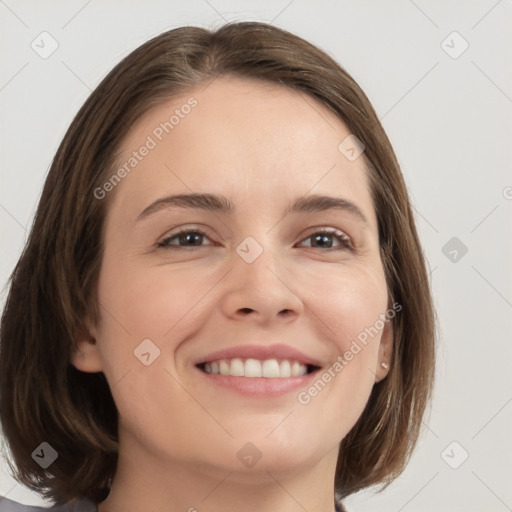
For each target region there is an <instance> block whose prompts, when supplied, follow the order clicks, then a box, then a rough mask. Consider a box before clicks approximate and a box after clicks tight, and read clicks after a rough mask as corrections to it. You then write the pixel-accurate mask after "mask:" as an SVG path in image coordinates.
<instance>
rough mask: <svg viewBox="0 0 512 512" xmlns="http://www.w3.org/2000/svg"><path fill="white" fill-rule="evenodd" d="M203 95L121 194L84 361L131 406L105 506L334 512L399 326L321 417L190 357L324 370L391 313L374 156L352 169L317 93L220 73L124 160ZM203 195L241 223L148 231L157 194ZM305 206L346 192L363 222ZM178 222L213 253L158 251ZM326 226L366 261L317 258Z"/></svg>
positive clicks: (204, 217)
mask: <svg viewBox="0 0 512 512" xmlns="http://www.w3.org/2000/svg"><path fill="white" fill-rule="evenodd" d="M192 96H193V97H194V98H196V99H197V101H198V104H197V106H196V107H194V108H193V109H192V110H191V112H190V114H188V115H187V116H186V117H185V118H184V119H180V123H179V124H178V125H176V126H175V128H174V129H173V130H172V132H170V133H169V134H167V135H165V136H164V138H163V140H162V141H161V142H159V143H158V145H157V147H156V148H154V149H152V150H151V151H150V152H149V154H148V155H147V156H146V157H145V158H144V159H143V160H142V161H141V162H140V163H139V164H138V165H137V167H136V168H135V169H134V170H132V171H131V172H130V173H129V174H128V175H127V176H126V177H125V178H124V179H123V180H122V182H121V183H120V184H118V185H117V187H116V189H115V191H114V192H110V194H112V197H109V200H112V203H111V204H110V206H109V209H108V212H107V217H106V219H105V226H104V228H105V231H104V234H105V252H104V256H103V261H102V267H101V272H100V278H99V287H98V301H99V303H100V304H101V311H102V318H101V322H100V324H99V325H97V326H94V325H91V324H90V323H88V325H89V329H88V331H89V332H88V333H86V334H84V335H81V336H80V337H79V339H78V340H77V342H78V349H79V350H78V351H76V352H75V353H74V355H73V357H72V363H73V364H74V365H75V366H76V367H77V368H78V369H80V370H82V371H85V372H98V371H102V372H104V373H105V376H106V378H107V380H108V382H109V385H110V387H111V390H112V393H113V396H114V400H115V402H116V406H117V408H118V411H119V438H120V452H119V464H118V469H117V472H116V475H115V477H114V480H113V485H112V490H111V492H110V495H109V496H108V498H107V499H106V500H105V501H104V502H102V503H101V504H100V506H99V510H100V511H101V512H107V511H112V512H113V511H118V510H123V511H125V512H131V511H138V510H152V511H153V512H160V511H162V512H163V511H164V510H165V511H166V512H169V511H187V510H189V511H193V510H194V509H195V510H198V511H199V512H221V511H222V512H230V511H239V510H242V509H243V510H245V511H247V512H252V511H261V510H279V511H286V512H292V511H293V512H296V511H299V510H300V511H303V510H304V509H306V510H315V511H318V512H332V511H333V510H334V505H333V496H334V486H333V484H334V482H333V479H334V471H335V467H336V461H337V457H338V451H339V443H340V441H341V440H342V439H343V437H344V436H345V435H346V434H347V433H348V432H349V430H350V429H351V427H352V426H353V425H354V424H355V422H356V421H357V419H358V418H359V416H360V414H361V413H362V411H363V409H364V406H365V405H366V403H367V400H368V398H369V395H370V393H371V390H372V386H373V385H374V383H375V382H377V381H379V380H381V379H382V378H384V377H385V376H386V373H387V371H388V370H387V369H385V368H383V367H381V365H380V363H381V362H387V363H389V360H390V355H391V348H392V347H391V345H392V323H391V322H388V323H386V324H385V326H384V328H383V329H382V330H380V331H379V334H378V335H377V336H374V337H373V338H372V339H371V341H370V343H368V344H367V346H366V347H364V349H363V350H361V351H360V352H359V353H358V354H357V355H356V356H355V357H354V358H353V359H352V361H350V363H349V364H348V365H347V366H346V367H345V368H344V369H343V370H342V371H341V372H339V373H338V374H337V375H336V377H335V378H334V379H332V380H331V382H330V383H329V384H328V385H326V387H325V389H323V390H322V391H321V392H320V393H318V394H317V396H315V397H314V398H312V399H311V401H310V402H309V403H308V404H301V403H299V402H298V400H297V392H291V393H287V394H285V395H284V396H280V397H273V398H267V399H264V400H262V399H259V398H251V397H246V396H241V395H238V394H236V393H234V392H231V391H229V390H226V389H222V388H220V387H219V386H216V385H211V384H210V382H208V379H207V378H202V376H201V378H198V376H197V371H196V370H194V365H193V362H194V361H195V360H196V358H197V357H198V356H201V355H206V354H208V353H209V352H211V351H213V350H218V349H223V348H227V347H233V346H237V345H243V344H247V343H251V342H254V341H255V340H256V341H257V342H259V343H261V344H265V343H267V344H269V343H284V344H288V345H292V346H294V347H296V348H298V349H299V350H301V351H303V352H304V353H306V354H308V355H310V356H312V357H315V358H317V359H318V360H319V361H321V362H322V366H323V367H324V368H328V367H329V366H330V365H331V364H332V363H333V362H334V361H335V360H336V358H337V357H338V356H339V355H340V354H343V353H344V352H345V351H346V350H347V349H348V348H349V347H350V345H351V343H352V342H353V340H354V339H355V338H356V337H357V335H358V334H359V333H360V332H361V331H363V330H364V329H365V328H366V327H369V326H373V325H374V324H375V322H376V320H377V319H378V318H379V315H380V314H382V313H384V312H385V311H386V310H387V309H388V302H387V288H386V281H385V276H384V271H383V267H382V262H381V259H380V255H379V241H378V228H377V220H376V215H375V211H374V207H373V204H372V200H371V196H370V190H369V182H368V178H367V175H366V171H365V168H364V157H360V158H357V159H356V160H355V161H349V160H348V159H347V158H345V156H344V155H343V154H342V153H341V152H340V151H339V150H338V145H339V144H340V142H341V141H342V140H344V139H345V138H346V137H347V136H348V135H349V134H350V131H349V130H348V128H347V126H346V125H345V124H344V123H343V122H342V121H340V120H339V119H338V118H337V117H336V116H335V115H334V114H333V113H331V112H330V111H329V110H328V109H326V108H325V107H324V106H322V105H321V104H319V103H317V102H316V101H315V100H314V99H312V98H311V97H309V96H305V95H303V94H301V93H298V92H294V91H293V90H291V89H289V88H285V87H281V86H276V85H273V84H262V83H260V82H256V81H250V80H245V79H239V78H232V77H229V78H227V77H221V78H217V79H215V80H214V81H213V82H212V83H210V84H209V85H208V86H206V84H201V86H200V87H197V88H196V89H194V90H191V91H188V92H187V93H186V94H183V95H181V96H177V97H174V98H173V99H172V100H170V101H168V102H167V103H165V104H162V105H159V106H157V107H154V108H153V109H152V110H150V111H149V112H147V113H146V115H145V116H144V117H143V118H141V119H140V120H139V121H138V122H137V123H136V124H135V125H134V126H133V127H132V130H131V131H130V134H129V135H128V137H127V138H126V140H125V141H124V143H123V146H122V153H123V154H122V157H121V159H120V160H121V161H123V162H124V161H125V160H126V159H127V158H129V156H130V155H131V154H132V152H133V151H135V150H137V149H138V148H140V146H141V145H143V144H144V142H145V141H146V138H147V136H148V135H149V134H151V133H152V131H153V130H154V128H155V127H156V126H158V125H159V124H160V123H161V122H163V121H165V120H166V119H168V118H169V115H170V114H169V113H170V112H172V110H174V109H175V108H180V106H181V105H183V104H184V103H186V101H187V99H188V98H190V97H192ZM190 192H204V193H215V194H223V195H226V196H228V197H229V199H230V200H231V201H233V202H234V203H235V205H236V215H231V214H225V213H215V214H212V213H211V212H208V211H202V210H199V209H196V210H190V209H183V208H181V209H180V208H177V207H172V208H167V209H164V210H161V211H159V212H157V213H154V214H153V215H150V216H148V217H146V218H145V219H143V220H139V221H137V217H138V215H139V214H140V213H141V211H142V210H144V208H146V207H147V206H148V205H149V204H151V203H152V202H153V201H155V200H156V199H159V198H161V197H164V196H167V195H170V194H178V193H190ZM310 194H325V195H331V196H337V197H342V198H344V199H346V200H348V201H350V202H352V203H354V204H355V205H357V207H358V208H359V209H360V210H361V212H362V213H363V214H364V216H365V217H366V219H367V222H363V221H362V220H361V219H359V218H358V217H357V216H356V215H354V214H353V213H351V212H348V211H343V210H328V211H324V212H316V213H308V214H305V213H292V214H288V215H283V212H284V211H285V209H286V207H287V206H288V204H289V203H290V202H291V201H293V200H295V199H296V198H298V197H302V196H304V195H310ZM181 227H187V228H188V227H190V229H191V230H192V231H193V230H194V228H196V229H197V228H200V229H201V231H204V232H206V234H205V237H203V238H200V241H199V242H196V243H198V244H201V245H196V246H194V245H193V243H192V244H191V243H190V242H188V248H187V242H186V241H185V242H181V247H182V248H181V249H178V250H173V249H169V248H162V247H160V248H158V247H157V245H156V244H157V243H158V242H159V241H161V240H164V239H166V238H169V237H170V236H172V235H173V234H175V233H176V231H177V228H181ZM271 228H272V229H271ZM321 228H335V229H338V230H340V231H342V232H343V233H345V234H346V235H347V236H348V237H349V238H350V241H351V243H352V244H353V246H354V248H353V249H347V248H344V247H342V248H341V249H340V250H333V249H328V247H329V245H325V244H324V245H321V244H320V245H318V246H315V245H314V244H315V240H314V238H315V237H312V235H314V234H315V233H317V232H318V231H319V229H321ZM248 236H251V237H253V238H254V239H255V240H256V241H257V242H258V243H259V245H260V246H261V247H262V248H263V253H262V254H261V255H260V256H259V257H258V258H257V259H256V260H255V261H254V262H252V263H250V264H249V263H247V262H246V261H245V260H244V259H242V258H241V257H240V256H239V255H238V253H237V252H236V248H237V246H238V245H239V244H240V243H241V242H242V241H243V240H244V239H245V238H246V237H248ZM173 243H174V244H178V239H176V238H175V239H174V242H173ZM328 243H331V244H332V247H333V248H337V247H338V246H339V242H338V241H337V239H336V237H332V236H331V237H330V238H328ZM175 247H176V245H175ZM284 310H286V312H284V313H283V311H284ZM86 323H87V319H86ZM146 338H149V339H150V340H152V342H153V343H154V344H155V345H156V346H158V348H159V349H160V351H161V352H160V356H159V357H158V358H156V359H155V360H154V362H153V363H152V364H150V365H149V366H145V365H143V364H141V362H140V361H139V359H137V357H135V356H134V350H135V349H136V348H137V346H138V345H139V344H140V343H141V341H142V340H144V339H146ZM247 442H251V443H252V444H253V445H255V446H256V447H257V450H258V451H259V453H260V454H261V459H260V460H259V461H258V462H257V464H256V465H254V466H253V467H250V468H249V467H246V466H245V465H244V464H242V463H241V462H240V460H239V458H238V457H237V452H238V451H239V450H240V449H241V448H242V447H243V446H244V445H245V444H246V443H247Z"/></svg>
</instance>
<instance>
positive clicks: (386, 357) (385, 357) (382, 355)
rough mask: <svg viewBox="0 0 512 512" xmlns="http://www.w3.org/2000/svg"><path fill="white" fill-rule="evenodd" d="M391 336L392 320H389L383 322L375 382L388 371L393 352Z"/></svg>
mask: <svg viewBox="0 0 512 512" xmlns="http://www.w3.org/2000/svg"><path fill="white" fill-rule="evenodd" d="M393 338H394V330H393V321H392V320H389V321H387V322H386V323H385V325H384V329H383V330H382V335H381V338H380V344H379V356H378V358H377V367H376V368H375V382H380V381H381V380H383V379H385V378H386V376H387V375H388V373H389V370H390V366H391V358H392V354H393ZM383 363H384V364H383Z"/></svg>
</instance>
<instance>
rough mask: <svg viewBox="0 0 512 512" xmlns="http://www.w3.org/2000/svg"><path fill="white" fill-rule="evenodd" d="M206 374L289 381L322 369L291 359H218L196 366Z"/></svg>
mask: <svg viewBox="0 0 512 512" xmlns="http://www.w3.org/2000/svg"><path fill="white" fill-rule="evenodd" d="M196 366H197V368H199V369H200V370H202V371H203V372H204V373H208V374H212V375H224V376H231V377H247V378H258V377H263V378H265V379H287V378H291V377H302V376H303V375H308V374H310V373H313V372H315V371H317V370H319V369H320V367H319V366H316V365H313V364H304V363H302V362H300V361H297V360H293V359H292V360H289V359H282V360H279V359H264V360H259V359H254V358H247V359H241V358H238V357H237V358H234V359H217V360H214V361H207V362H204V363H199V364H198V365H196Z"/></svg>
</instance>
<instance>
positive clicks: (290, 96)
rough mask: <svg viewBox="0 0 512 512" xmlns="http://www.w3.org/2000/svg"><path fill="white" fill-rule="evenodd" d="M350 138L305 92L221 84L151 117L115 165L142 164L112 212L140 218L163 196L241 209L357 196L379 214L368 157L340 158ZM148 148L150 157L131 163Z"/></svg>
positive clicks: (232, 81)
mask: <svg viewBox="0 0 512 512" xmlns="http://www.w3.org/2000/svg"><path fill="white" fill-rule="evenodd" d="M350 135H351V134H350V130H349V129H348V127H347V126H346V124H345V123H344V122H343V121H342V120H341V119H339V117H338V116H336V115H335V114H334V113H333V112H331V111H330V110H329V109H328V108H327V107H326V106H324V105H322V104H321V103H319V102H317V101H316V100H315V99H313V98H312V97H311V96H309V95H306V94H305V93H303V92H299V91H295V90H293V89H291V88H289V87H285V86H282V85H277V84H271V83H266V82H261V81H255V80H247V79H241V78H233V77H218V78H215V79H214V80H212V81H210V82H206V83H202V84H200V85H199V86H197V87H196V88H194V89H191V90H190V91H187V92H185V93H182V94H180V95H178V96H175V97H173V98H172V99H170V100H169V101H166V102H164V103H161V104H159V105H157V106H155V107H153V108H152V109H151V110H149V111H148V112H147V113H146V114H145V115H144V116H143V117H142V118H140V119H139V120H138V122H137V123H136V124H135V125H134V126H133V127H132V129H131V130H130V132H129V134H128V136H127V137H126V139H125V140H124V142H123V144H122V146H121V152H120V158H119V159H118V162H117V163H118V166H120V165H123V164H126V162H128V161H129V160H130V159H132V160H133V159H134V158H137V162H132V163H135V164H136V165H135V166H134V167H133V169H130V172H129V173H127V176H126V178H124V179H123V180H122V183H120V184H119V185H118V186H117V189H116V191H115V197H114V198H113V200H114V202H113V206H112V208H122V209H123V210H126V209H130V208H134V207H135V205H137V208H139V212H138V213H140V210H141V209H142V208H143V207H144V206H145V203H147V202H148V201H150V200H154V199H156V198H157V197H158V196H162V195H164V193H190V192H205V193H218V194H223V195H226V196H230V197H232V198H233V201H234V202H235V203H239V204H237V208H238V207H239V208H244V207H246V208H249V207H250V206H251V205H257V204H259V205H260V206H261V207H263V206H265V207H266V208H267V210H268V208H271V207H272V205H276V207H277V206H278V205H279V208H280V209H281V207H282V202H283V201H286V202H288V201H289V200H291V199H295V198H296V197H299V196H303V195H305V194H308V193H314V194H326V193H330V194H331V195H332V194H334V193H336V192H338V194H336V195H340V194H341V195H345V196H346V195H348V196H352V197H357V198H358V200H359V202H360V203H363V205H362V206H363V208H366V210H367V212H368V211H372V210H373V206H372V204H371V200H370V194H369V190H368V178H367V172H366V169H365V162H364V156H363V155H361V157H360V158H357V159H355V160H353V161H351V160H349V159H348V158H347V157H346V156H345V155H344V154H343V153H342V152H341V151H340V149H339V146H340V144H341V143H342V142H343V141H344V140H345V139H346V138H347V137H348V136H350ZM144 146H146V147H150V148H151V149H149V150H147V151H144V153H145V156H143V157H142V158H141V157H140V155H138V156H137V157H135V156H134V153H140V152H141V151H140V150H141V148H143V147H144Z"/></svg>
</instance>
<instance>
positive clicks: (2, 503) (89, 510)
mask: <svg viewBox="0 0 512 512" xmlns="http://www.w3.org/2000/svg"><path fill="white" fill-rule="evenodd" d="M96 510H97V509H96V505H95V504H94V503H93V502H92V501H90V500H87V499H79V500H75V501H73V502H70V503H66V504H65V505H53V506H52V507H34V506H31V505H24V504H23V503H18V502H17V501H12V500H10V499H8V498H4V497H3V496H0V512H96Z"/></svg>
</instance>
